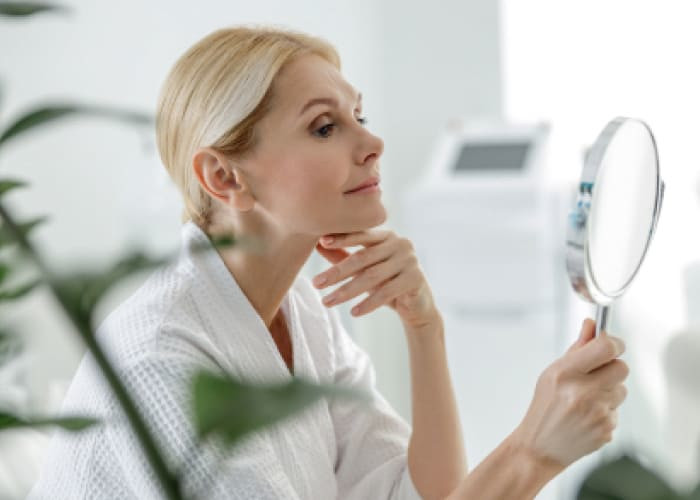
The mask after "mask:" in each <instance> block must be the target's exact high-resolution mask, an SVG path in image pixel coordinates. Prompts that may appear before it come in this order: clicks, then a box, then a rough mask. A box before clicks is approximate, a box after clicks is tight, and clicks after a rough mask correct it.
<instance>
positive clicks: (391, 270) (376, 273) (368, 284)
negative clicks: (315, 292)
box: [323, 259, 406, 306]
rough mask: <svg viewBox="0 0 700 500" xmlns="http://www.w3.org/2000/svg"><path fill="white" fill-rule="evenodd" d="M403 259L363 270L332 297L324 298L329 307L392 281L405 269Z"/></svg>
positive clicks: (331, 295)
mask: <svg viewBox="0 0 700 500" xmlns="http://www.w3.org/2000/svg"><path fill="white" fill-rule="evenodd" d="M405 267H406V263H405V262H402V259H387V260H385V261H382V262H380V263H378V264H374V265H373V266H371V267H368V268H366V269H363V270H362V271H360V272H359V273H357V274H356V275H355V277H354V278H353V279H352V280H351V281H350V282H348V283H346V284H344V285H343V286H341V287H340V288H338V289H337V290H335V291H334V292H333V293H331V294H330V295H327V296H326V297H324V298H323V303H324V304H325V305H327V306H330V305H335V304H340V303H342V302H345V301H347V300H350V299H353V298H355V297H357V296H358V295H360V294H362V293H365V292H371V291H372V290H375V289H376V288H377V287H378V286H379V285H380V284H381V283H383V282H385V281H387V280H390V279H391V278H393V277H394V276H396V275H398V274H399V273H400V272H401V270H402V269H405Z"/></svg>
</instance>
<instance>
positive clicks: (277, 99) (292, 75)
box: [272, 54, 357, 113]
mask: <svg viewBox="0 0 700 500" xmlns="http://www.w3.org/2000/svg"><path fill="white" fill-rule="evenodd" d="M272 91H273V102H274V103H275V105H276V106H279V107H284V108H287V110H288V111H289V110H290V109H289V108H298V110H297V111H296V112H297V113H298V112H299V110H301V107H302V106H303V105H304V104H305V103H306V102H307V101H309V100H310V99H314V98H317V97H334V98H336V99H338V100H340V102H341V103H342V102H343V101H345V100H348V101H350V102H351V103H352V104H353V105H354V104H355V100H356V97H357V90H355V88H354V87H353V86H352V85H350V84H349V83H348V82H347V81H346V80H345V78H343V75H342V74H341V73H340V71H338V69H337V68H336V67H335V66H334V65H333V64H331V63H329V62H328V61H326V60H325V59H323V58H322V57H320V56H317V55H314V54H309V55H303V56H300V57H297V58H295V59H293V60H292V61H290V62H289V63H288V64H287V65H286V66H285V67H284V68H283V69H282V70H281V71H280V72H279V74H278V75H277V77H276V78H275V82H274V83H273V87H272Z"/></svg>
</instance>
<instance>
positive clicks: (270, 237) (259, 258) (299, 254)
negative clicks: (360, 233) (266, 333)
mask: <svg viewBox="0 0 700 500" xmlns="http://www.w3.org/2000/svg"><path fill="white" fill-rule="evenodd" d="M229 231H230V229H229ZM207 232H208V233H209V234H212V235H216V234H221V233H223V234H225V231H223V230H221V229H214V228H209V230H207ZM253 235H254V236H253ZM234 236H235V237H236V238H238V239H241V240H243V241H245V240H249V241H252V240H253V239H254V241H255V249H253V250H251V249H247V248H237V247H236V246H235V245H234V246H233V247H231V248H217V252H218V253H219V255H220V256H221V258H222V260H223V262H224V264H225V265H226V268H227V269H228V270H229V272H230V273H231V275H232V276H233V277H234V279H235V280H236V282H237V283H238V286H239V287H240V288H241V290H242V291H243V293H244V294H245V296H246V297H247V298H248V300H249V301H250V303H251V304H252V306H253V308H254V309H255V310H256V311H257V313H258V314H259V315H260V317H261V318H262V320H263V322H264V323H265V325H266V326H267V327H268V329H269V328H270V326H271V325H272V323H273V322H274V320H275V318H276V317H277V316H278V314H279V310H280V305H281V304H282V300H283V299H284V297H285V295H286V294H287V292H288V291H289V289H290V288H291V287H292V285H293V284H294V280H295V279H296V277H297V275H298V274H299V272H300V271H301V268H302V267H303V266H304V263H305V262H306V261H307V259H308V258H309V256H310V255H311V252H313V251H314V248H315V246H316V243H317V241H318V238H313V237H311V236H309V235H284V236H280V235H279V234H273V233H272V232H262V233H261V232H260V231H246V228H245V227H238V228H236V229H235V230H234Z"/></svg>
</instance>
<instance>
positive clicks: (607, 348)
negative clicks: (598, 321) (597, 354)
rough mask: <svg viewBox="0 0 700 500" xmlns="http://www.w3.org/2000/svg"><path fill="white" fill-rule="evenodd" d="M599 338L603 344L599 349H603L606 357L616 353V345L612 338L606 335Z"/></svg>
mask: <svg viewBox="0 0 700 500" xmlns="http://www.w3.org/2000/svg"><path fill="white" fill-rule="evenodd" d="M599 338H601V339H602V340H601V342H602V344H603V346H602V347H601V350H602V351H603V354H604V355H605V356H606V357H608V358H613V357H615V355H617V345H615V342H614V341H613V339H611V338H610V337H607V336H606V337H599Z"/></svg>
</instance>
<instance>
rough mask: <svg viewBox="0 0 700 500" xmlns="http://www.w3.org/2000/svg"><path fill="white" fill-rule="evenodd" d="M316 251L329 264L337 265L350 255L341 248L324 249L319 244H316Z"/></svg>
mask: <svg viewBox="0 0 700 500" xmlns="http://www.w3.org/2000/svg"><path fill="white" fill-rule="evenodd" d="M316 250H317V251H318V253H320V254H321V255H322V256H323V257H324V258H325V259H326V260H327V261H329V262H330V263H331V264H337V263H338V262H340V261H341V260H345V259H346V258H347V257H348V256H349V255H350V254H349V253H348V252H346V251H345V250H343V249H342V248H326V247H324V246H323V245H321V243H316Z"/></svg>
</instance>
